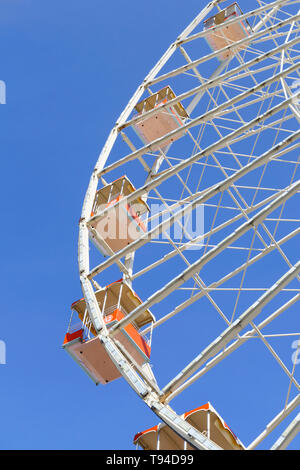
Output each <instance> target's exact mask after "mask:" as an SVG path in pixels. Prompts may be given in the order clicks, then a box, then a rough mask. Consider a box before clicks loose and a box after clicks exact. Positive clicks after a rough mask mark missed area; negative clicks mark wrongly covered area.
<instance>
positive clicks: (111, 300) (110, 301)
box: [72, 280, 155, 328]
mask: <svg viewBox="0 0 300 470" xmlns="http://www.w3.org/2000/svg"><path fill="white" fill-rule="evenodd" d="M121 285H122V286H123V287H122V297H121V305H122V307H123V308H124V309H125V310H126V312H127V313H130V312H131V311H132V310H134V309H135V308H136V307H138V306H139V305H141V304H142V300H141V299H140V298H139V296H138V295H137V294H136V293H135V292H134V291H133V290H132V289H131V287H129V286H128V285H127V284H125V283H124V282H123V281H122V280H119V281H116V282H113V283H112V284H109V285H108V286H106V287H104V288H103V289H100V290H98V291H96V292H95V295H96V299H97V301H98V305H99V306H100V308H102V306H103V302H104V297H105V293H106V292H107V298H106V303H105V310H107V309H109V308H110V307H113V306H114V305H116V304H117V302H118V296H119V291H120V288H121ZM72 309H74V310H76V312H77V313H78V315H79V316H80V317H83V315H84V312H85V309H86V303H85V300H84V299H80V300H78V301H77V302H74V303H73V304H72ZM154 321H155V317H154V315H152V313H151V312H150V310H148V309H147V310H145V311H144V312H142V313H141V314H140V315H139V316H138V317H137V318H136V319H135V320H134V323H135V324H136V326H137V327H138V328H141V327H143V326H145V325H147V324H148V323H151V322H154Z"/></svg>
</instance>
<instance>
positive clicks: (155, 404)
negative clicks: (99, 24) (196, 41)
mask: <svg viewBox="0 0 300 470" xmlns="http://www.w3.org/2000/svg"><path fill="white" fill-rule="evenodd" d="M219 3H220V2H219V1H218V0H215V1H212V2H210V4H209V5H208V6H207V7H206V8H204V9H203V10H202V12H200V14H199V15H198V16H197V17H196V19H195V20H193V21H192V23H191V24H190V25H189V26H188V27H187V28H186V29H185V30H184V31H183V33H182V34H181V35H180V36H179V37H178V38H177V40H176V41H175V42H174V43H173V44H171V46H170V47H169V48H168V49H167V51H166V53H165V54H164V55H163V56H162V58H161V59H160V60H159V61H158V63H157V64H156V65H155V66H154V68H153V69H152V70H151V71H150V73H149V74H148V75H147V77H146V79H145V80H144V82H143V83H142V84H141V85H140V86H139V87H138V88H137V90H136V92H135V93H134V95H133V97H132V98H131V100H130V101H129V103H128V105H127V106H126V107H125V109H124V111H123V112H122V113H121V115H120V117H119V119H118V120H117V122H116V124H115V126H114V128H113V129H112V131H111V133H110V135H109V137H108V139H107V141H106V143H105V145H104V147H103V150H102V152H101V154H100V156H99V159H98V161H97V163H96V166H95V168H94V171H93V174H92V177H91V180H90V183H89V187H88V190H87V193H86V196H85V200H84V204H83V209H82V214H81V219H80V225H79V246H78V252H79V254H78V258H79V271H80V279H81V284H82V290H83V293H84V297H85V300H86V304H87V307H88V310H89V313H90V317H91V319H92V320H93V321H95V323H94V327H95V328H96V329H97V330H98V337H99V340H100V341H101V342H102V343H103V344H104V346H105V348H106V350H107V353H108V354H109V356H110V357H111V359H112V361H113V362H114V364H115V365H116V367H118V368H119V370H120V371H121V373H122V375H123V377H124V378H125V379H126V380H127V382H128V383H129V384H130V386H131V387H132V388H133V389H134V390H135V391H136V392H137V394H138V395H140V396H141V397H142V398H143V400H144V402H145V403H146V404H147V405H148V406H149V407H150V408H151V409H153V410H154V412H155V413H156V414H157V415H158V416H159V417H160V418H161V419H162V420H163V421H164V422H165V423H166V424H168V425H169V426H170V427H172V428H173V429H175V425H174V420H175V417H176V419H178V422H179V424H178V425H177V426H178V428H176V432H178V433H179V434H180V435H181V436H182V437H183V438H184V439H185V440H187V441H188V442H189V443H190V444H191V445H192V446H193V445H194V446H195V447H196V448H216V446H214V444H213V443H212V442H211V441H210V440H209V439H204V438H203V436H201V435H200V434H201V433H200V434H199V433H197V430H193V432H194V434H193V432H192V434H193V435H192V436H191V435H190V434H189V433H190V429H187V426H185V423H184V422H183V420H181V422H180V417H179V416H178V415H177V414H176V413H175V412H174V411H173V410H172V409H171V408H170V406H169V404H168V400H167V401H165V400H162V397H163V398H164V399H166V395H165V393H164V392H163V390H165V391H166V388H164V389H162V392H161V394H159V393H158V390H157V387H156V386H155V384H154V383H151V381H149V380H148V379H147V377H145V376H143V372H142V371H141V370H139V369H138V368H135V370H138V373H139V375H140V376H142V377H143V379H144V380H145V381H146V384H145V383H143V381H142V380H141V377H139V375H138V374H137V373H136V372H135V371H134V370H132V369H131V368H130V367H129V363H128V360H127V359H126V357H124V351H123V354H122V351H120V345H118V346H117V345H116V342H115V340H114V339H113V335H114V331H117V328H120V327H121V326H122V325H126V321H128V322H129V317H130V315H129V317H128V318H127V320H125V321H121V322H120V324H119V326H117V328H115V329H114V328H112V329H111V332H110V333H109V334H108V330H107V328H106V325H105V323H104V322H103V321H102V322H101V315H100V312H99V308H98V306H97V302H96V298H95V295H94V290H93V288H92V285H91V282H90V281H91V279H92V278H93V276H92V275H91V273H93V269H94V268H93V269H92V270H90V266H89V253H88V249H89V248H88V247H89V241H88V238H89V234H88V222H89V219H90V217H89V214H91V212H92V204H93V200H94V197H95V194H96V191H97V186H98V181H99V179H101V178H103V176H104V175H105V173H107V172H108V171H109V170H107V168H106V167H105V164H106V161H107V158H108V157H109V155H110V152H111V150H112V148H113V146H114V143H115V141H116V138H117V137H118V135H119V132H120V131H122V130H123V129H124V126H125V127H126V125H127V119H128V118H129V116H130V114H131V113H132V110H133V108H134V106H135V104H136V103H137V102H138V101H139V99H140V98H141V96H142V95H143V93H144V90H145V87H146V86H147V84H148V83H150V84H151V80H152V83H153V80H154V81H155V77H156V75H157V73H158V72H159V70H161V68H162V67H163V65H164V64H165V63H166V62H167V61H168V60H169V58H170V57H171V56H172V54H173V52H174V50H175V49H176V48H177V47H178V44H182V42H184V39H185V35H186V36H188V35H189V34H190V33H191V28H192V30H193V29H194V28H195V27H196V26H197V25H198V24H199V23H200V22H201V21H202V19H203V17H205V16H207V15H208V13H209V12H210V11H211V10H212V9H213V8H214V6H215V5H217V4H219ZM285 3H290V2H288V1H287V0H286V1H279V0H277V1H275V2H272V3H271V4H265V5H263V6H262V7H260V8H258V9H256V10H260V11H262V12H263V11H267V10H268V9H270V8H276V7H278V8H280V6H281V5H282V4H285ZM256 10H253V11H256ZM253 11H252V12H248V13H247V14H245V15H244V17H245V18H247V17H250V16H251V14H253ZM289 21H290V19H287V20H286V24H288V23H289ZM233 22H234V21H233ZM277 27H278V26H277ZM273 29H276V25H275V26H274V28H273ZM200 34H201V33H200ZM257 37H258V36H257ZM295 41H296V40H295ZM231 47H234V45H233V46H228V48H229V49H230V48H231ZM281 47H282V49H283V53H284V46H281ZM286 47H287V46H286ZM215 55H216V53H215ZM295 69H296V67H295ZM280 73H281V74H282V76H280ZM280 73H279V74H278V75H279V76H280V77H282V78H283V77H284V75H285V74H286V75H287V74H288V73H289V71H288V70H287V69H285V70H283V69H281V72H280ZM216 82H217V80H216ZM200 86H201V85H200ZM262 87H263V85H262ZM198 89H199V87H198ZM176 99H178V101H179V100H180V96H179V97H177V98H176ZM292 100H293V97H287V98H286V100H285V103H284V106H285V107H286V106H288V105H290V104H291V103H292ZM174 102H175V101H174ZM261 119H262V120H263V119H264V117H262V118H261ZM189 125H190V124H187V126H189ZM175 132H176V131H175ZM294 138H295V137H294ZM278 146H279V144H278ZM279 147H280V146H279ZM145 148H146V146H144V148H143V149H141V150H139V151H138V152H140V154H142V152H143V151H144V150H145ZM148 148H149V150H150V151H151V144H150V145H149V146H148ZM281 148H282V145H281ZM205 150H206V149H205ZM272 150H273V149H272ZM273 151H274V150H273ZM138 152H136V155H137V154H138ZM195 160H196V157H195ZM114 165H116V164H111V165H110V168H113V167H114ZM243 168H244V167H243ZM158 178H159V177H158ZM154 181H155V180H154ZM147 184H148V188H149V187H151V185H152V186H153V185H154V183H153V181H150V182H149V183H146V184H145V185H144V186H143V187H142V188H140V189H139V190H137V193H138V194H142V193H143V192H145V186H146V185H147ZM225 184H226V183H225ZM299 189H300V188H298V185H296V184H295V185H294V186H293V189H292V191H298V190H299ZM138 191H140V192H138ZM289 191H290V188H289V189H287V190H286V191H285V192H283V194H282V195H281V196H280V195H279V197H282V199H280V201H281V200H284V198H287V197H288V195H289V194H290V192H289ZM135 196H136V194H135ZM135 196H130V197H129V198H128V200H130V198H132V199H133V198H134V197H135ZM202 197H203V196H202ZM274 207H275V204H274ZM250 220H251V219H250ZM251 223H252V224H253V221H252V222H251ZM251 223H250V222H249V225H251ZM124 253H125V251H124ZM111 258H112V260H113V261H112V260H111ZM114 259H116V261H117V262H118V263H119V267H120V268H121V269H122V270H123V269H124V265H122V263H121V256H119V258H118V260H117V256H115V258H114V256H113V255H111V256H110V258H109V259H108V261H106V262H104V263H106V264H105V266H108V262H111V263H112V262H114ZM109 260H110V261H109ZM120 263H121V264H120ZM123 272H125V274H126V269H125V270H124V271H123ZM295 272H297V273H299V272H300V269H299V266H298V265H297V266H294V267H293V268H291V269H290V270H289V272H288V273H289V274H291V275H292V274H294V273H295ZM295 297H296V296H295ZM130 318H131V319H132V318H133V317H130ZM166 387H167V389H168V386H166ZM294 401H295V399H294V400H293V401H292V402H291V403H290V404H289V406H288V407H287V411H289V410H293V409H294V408H293V406H294ZM296 402H297V404H298V403H299V402H300V395H299V396H298V398H297V400H296ZM287 414H288V413H287ZM250 447H251V446H250Z"/></svg>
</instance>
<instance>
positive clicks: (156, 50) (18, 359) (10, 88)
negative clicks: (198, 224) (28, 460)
mask: <svg viewBox="0 0 300 470" xmlns="http://www.w3.org/2000/svg"><path fill="white" fill-rule="evenodd" d="M205 3H206V2H204V1H203V0H200V1H199V0H189V1H188V2H182V1H179V0H164V1H163V2H159V1H157V0H154V1H153V2H150V3H149V2H143V1H142V2H141V1H138V0H131V1H126V2H125V1H123V0H115V1H114V2H104V1H101V2H99V0H51V1H49V0H45V1H43V2H41V1H38V0H1V1H0V58H1V59H0V60H1V66H0V79H1V80H4V81H5V83H6V86H7V104H6V105H3V106H0V119H1V127H0V142H1V167H2V172H1V173H2V184H1V205H2V208H1V215H2V227H3V228H2V232H1V258H2V270H1V292H2V302H1V304H2V312H1V315H0V339H2V340H4V341H5V343H6V345H7V364H6V365H0V384H1V387H0V416H1V418H0V426H1V429H0V448H1V449H99V448H102V449H114V448H117V449H118V448H119V449H130V448H132V438H133V435H134V434H135V433H136V432H137V431H140V430H143V429H145V428H147V427H150V426H152V425H154V424H156V423H157V419H156V417H155V416H154V415H153V414H152V412H151V411H150V410H148V409H147V407H146V406H145V405H144V404H143V403H142V402H141V401H140V400H139V399H138V398H137V397H136V395H135V394H134V393H133V392H132V391H131V389H129V387H128V386H127V385H126V383H125V381H123V380H118V381H117V382H115V383H112V384H110V385H108V386H106V387H100V386H99V387H95V385H94V384H93V383H92V382H91V381H90V380H89V378H88V377H87V376H85V375H84V374H83V373H82V371H81V370H80V369H79V368H78V367H77V366H76V364H75V363H73V362H72V361H71V359H70V358H69V356H68V355H67V354H66V353H65V352H64V351H63V350H62V349H61V343H62V341H63V336H64V332H65V330H66V326H67V322H68V318H69V306H70V304H71V303H72V302H73V301H74V300H76V299H78V298H80V297H81V296H82V295H81V289H80V284H79V277H78V269H77V235H78V220H79V217H80V212H81V205H82V202H83V197H84V194H85V191H86V188H87V184H88V180H89V177H90V174H91V171H92V169H93V167H94V164H95V162H96V159H97V157H98V154H99V152H100V150H101V147H102V145H103V144H104V142H105V139H106V138H107V135H108V133H109V131H110V129H111V128H112V126H113V125H114V122H115V121H116V119H117V117H118V116H119V114H120V112H121V111H122V109H123V108H124V106H125V105H126V104H127V102H128V100H129V99H130V97H131V95H132V94H133V92H134V91H135V89H136V87H137V86H138V85H139V84H140V82H141V81H142V80H143V79H144V77H145V75H146V74H147V73H148V71H149V70H150V68H151V67H152V66H153V65H154V64H155V62H156V61H157V60H158V59H159V58H160V57H161V55H162V54H163V52H164V51H165V49H166V48H167V47H168V46H169V44H170V43H171V42H172V41H173V40H174V39H175V38H176V37H177V36H178V34H179V33H180V32H181V31H182V30H183V28H184V27H185V26H186V25H187V24H188V23H189V22H190V21H191V20H192V18H193V17H194V16H195V15H196V14H197V13H198V12H199V10H200V9H201V7H202V6H204V5H205ZM241 3H242V5H244V9H245V10H247V9H248V8H247V7H246V4H247V2H246V0H244V1H243V2H241ZM243 360H244V358H243V357H240V356H239V358H238V359H237V362H236V368H237V371H238V368H239V367H240V363H239V361H243ZM231 367H232V364H231ZM299 367H300V366H299ZM230 372H231V373H232V369H231V371H230ZM224 374H225V375H226V368H225V371H224ZM250 380H251V379H250ZM253 380H255V378H253ZM223 383H224V382H223ZM220 386H223V384H220V383H218V381H217V379H216V380H215V382H214V381H213V380H211V381H210V382H209V383H208V384H207V385H205V384H204V385H203V384H202V389H201V393H200V392H199V397H198V396H195V392H191V394H190V395H188V397H189V398H190V402H188V403H187V402H185V403H183V402H182V401H180V400H178V401H177V405H178V407H177V409H178V410H180V411H182V412H183V411H185V410H189V409H192V408H194V407H196V406H200V405H201V404H203V403H205V402H207V401H208V400H210V401H211V402H212V403H213V404H214V405H215V407H216V408H217V409H218V410H219V411H220V413H221V414H222V411H223V414H224V412H225V414H224V418H225V420H226V421H227V422H228V424H229V425H231V426H232V428H233V430H234V431H235V432H236V433H237V434H240V437H241V439H242V440H243V441H245V442H246V443H249V442H250V441H251V439H253V438H254V437H255V435H253V430H252V431H251V433H252V434H251V433H248V431H247V423H246V421H247V416H249V417H250V416H251V414H253V413H256V411H255V410H256V405H255V402H253V401H251V393H249V396H248V397H247V402H246V403H245V408H246V410H245V416H246V418H244V417H242V416H241V414H240V411H239V412H237V411H235V410H234V409H233V410H230V406H229V405H228V406H227V405H226V400H227V398H229V397H230V398H232V394H234V391H233V390H231V389H230V388H228V386H224V391H223V394H222V396H223V399H220ZM199 390H200V389H199ZM248 391H249V390H248ZM240 392H241V390H239V392H237V393H240ZM192 393H194V395H192ZM197 393H198V392H197ZM264 398H265V399H267V402H268V397H264ZM222 400H223V401H222ZM237 400H238V397H237ZM216 402H217V403H216ZM231 402H232V401H231ZM271 402H272V400H271ZM218 405H219V406H218ZM277 405H278V403H274V406H272V404H270V403H267V406H269V407H270V409H269V413H267V415H268V416H269V417H270V419H271V418H272V416H274V414H275V413H276V410H278V407H277ZM220 406H221V410H220ZM257 414H259V411H258V412H257ZM264 424H266V422H261V423H259V425H258V431H259V430H260V429H261V430H262V429H263V426H264ZM272 442H273V440H272V441H270V444H271V443H272ZM295 442H296V441H295ZM296 445H297V444H295V447H296ZM298 447H299V440H298Z"/></svg>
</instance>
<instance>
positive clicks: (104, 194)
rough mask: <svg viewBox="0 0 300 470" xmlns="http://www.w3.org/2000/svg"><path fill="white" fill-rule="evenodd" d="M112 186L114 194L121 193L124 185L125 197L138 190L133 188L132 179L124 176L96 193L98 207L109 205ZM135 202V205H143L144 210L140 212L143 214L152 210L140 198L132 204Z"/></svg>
mask: <svg viewBox="0 0 300 470" xmlns="http://www.w3.org/2000/svg"><path fill="white" fill-rule="evenodd" d="M124 180H125V181H124ZM123 181H124V185H123ZM112 185H113V186H114V188H113V194H118V193H120V192H121V189H122V185H123V195H124V196H128V195H129V194H131V193H133V192H134V191H135V189H136V188H135V187H134V186H133V184H132V182H131V181H130V179H129V178H128V177H127V176H126V175H123V176H121V177H120V178H118V179H116V180H115V181H112V182H111V183H108V184H107V185H106V186H103V188H100V189H99V190H98V191H97V193H96V204H97V206H98V205H100V204H107V201H108V198H109V194H110V190H111V186H112ZM134 202H135V203H136V202H138V203H139V204H141V205H142V206H143V207H144V210H142V211H140V213H141V214H143V213H145V212H147V211H149V210H150V209H149V206H148V204H147V203H146V202H145V201H143V199H142V198H140V197H139V198H137V199H136V200H135V201H133V202H132V203H134Z"/></svg>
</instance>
